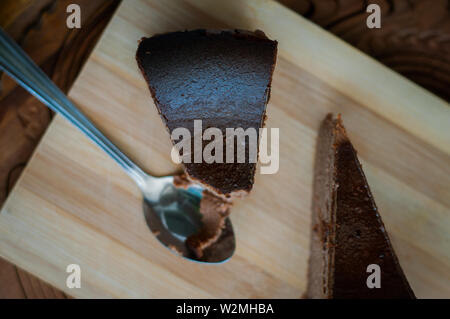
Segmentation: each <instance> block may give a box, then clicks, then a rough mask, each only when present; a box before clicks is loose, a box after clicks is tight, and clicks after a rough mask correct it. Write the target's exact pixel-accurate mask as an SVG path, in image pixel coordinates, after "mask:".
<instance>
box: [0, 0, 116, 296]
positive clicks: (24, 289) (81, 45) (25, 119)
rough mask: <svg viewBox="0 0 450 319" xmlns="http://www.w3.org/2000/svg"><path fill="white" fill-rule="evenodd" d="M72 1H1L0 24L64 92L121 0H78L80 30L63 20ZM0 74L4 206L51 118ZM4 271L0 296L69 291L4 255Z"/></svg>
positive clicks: (1, 264)
mask: <svg viewBox="0 0 450 319" xmlns="http://www.w3.org/2000/svg"><path fill="white" fill-rule="evenodd" d="M69 3H71V1H58V2H57V1H55V0H40V1H26V0H23V1H15V0H14V1H2V2H1V3H0V25H1V26H2V27H3V28H4V29H5V30H6V31H7V32H8V33H9V35H10V36H11V37H13V38H14V39H15V40H16V41H17V42H18V43H19V44H20V45H21V46H22V47H23V49H24V50H25V51H26V52H27V53H28V54H29V55H30V56H31V58H32V59H33V60H34V61H35V62H36V63H38V64H39V65H40V67H41V68H42V69H43V70H44V71H45V72H46V73H47V74H48V75H49V76H50V77H51V78H52V79H53V81H54V82H55V83H56V85H58V86H59V87H60V88H61V89H62V90H63V91H64V92H67V91H68V89H69V87H70V86H71V84H72V83H73V81H74V80H75V77H76V76H77V74H78V71H79V70H80V68H81V66H82V65H83V63H84V61H85V60H86V58H87V56H88V54H89V52H90V51H91V49H92V47H93V46H94V44H95V43H96V39H98V37H99V35H100V33H101V31H102V30H103V29H104V27H105V25H106V23H107V22H108V20H109V17H110V16H111V15H112V13H113V12H114V9H115V8H116V7H117V4H118V1H109V0H108V1H100V2H99V1H97V2H96V3H93V2H92V1H79V2H78V4H79V5H80V6H81V8H82V13H83V28H82V29H81V30H79V31H78V30H72V31H71V30H69V29H67V27H66V25H65V23H64V22H65V16H66V15H67V13H66V6H67V5H68V4H69ZM49 39H51V41H49ZM0 77H1V83H0V89H2V90H1V95H0V206H1V205H2V204H3V202H4V200H5V199H6V196H7V194H8V192H9V191H10V190H11V189H12V187H13V185H14V183H15V181H16V180H17V178H18V177H19V176H20V173H21V172H22V170H23V168H24V167H25V165H26V162H27V161H28V159H29V158H30V156H31V154H32V152H33V150H34V149H35V147H36V145H37V143H38V142H39V140H40V138H41V136H42V134H43V133H44V131H45V129H46V128H47V126H48V124H49V123H50V120H51V117H52V114H51V111H50V110H49V109H48V108H47V107H45V106H44V105H43V104H42V103H41V102H39V101H38V100H37V99H35V98H34V97H33V96H31V95H30V94H29V93H28V92H26V91H25V90H24V89H22V88H20V87H19V86H18V85H17V84H16V83H15V82H14V81H12V80H11V79H10V78H8V77H7V76H6V75H4V74H3V76H2V75H1V74H0ZM0 273H1V274H2V276H1V277H0V287H2V288H1V289H0V298H65V297H66V296H65V295H64V294H63V293H62V292H60V291H58V290H56V289H54V288H52V287H51V286H49V285H48V284H46V283H45V282H43V281H40V280H38V279H37V278H36V277H34V276H32V275H30V274H28V273H26V272H25V271H23V270H21V269H17V268H16V267H15V266H13V265H11V264H9V263H7V262H6V261H4V260H1V262H0ZM19 274H20V276H19ZM16 287H19V288H20V289H16Z"/></svg>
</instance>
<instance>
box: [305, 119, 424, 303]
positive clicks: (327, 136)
mask: <svg viewBox="0 0 450 319" xmlns="http://www.w3.org/2000/svg"><path fill="white" fill-rule="evenodd" d="M314 173H315V179H314V197H313V207H312V237H311V256H310V260H309V282H308V290H307V297H308V298H415V296H414V293H413V291H412V290H411V287H410V286H409V284H408V281H407V280H406V277H405V275H404V274H403V271H402V269H401V267H400V264H399V262H398V260H397V257H396V255H395V253H394V250H393V248H392V245H391V242H390V240H389V237H388V235H387V233H386V230H385V228H384V225H383V222H382V220H381V217H380V215H379V213H378V210H377V207H376V205H375V202H374V199H373V196H372V194H371V192H370V188H369V185H368V184H367V180H366V178H365V176H364V173H363V171H362V168H361V164H360V163H359V161H358V158H357V156H356V151H355V149H354V148H353V146H352V144H351V143H350V140H349V139H348V137H347V134H346V132H345V129H344V126H343V125H342V122H341V119H340V117H339V116H338V119H337V120H334V119H333V117H332V115H331V114H329V115H328V116H327V117H326V119H325V121H324V122H323V123H322V126H321V129H320V132H319V138H318V144H317V153H316V162H315V172H314ZM369 265H377V266H379V270H380V275H381V276H380V278H379V279H380V281H379V284H380V287H379V288H377V287H373V286H372V285H370V284H369V286H371V287H372V288H369V286H368V284H367V281H368V277H369V276H371V274H372V270H371V269H372V268H369V270H370V271H369V272H368V269H367V267H368V266H369ZM377 266H375V267H377ZM374 274H375V273H374ZM375 275H376V274H375ZM369 281H371V279H369Z"/></svg>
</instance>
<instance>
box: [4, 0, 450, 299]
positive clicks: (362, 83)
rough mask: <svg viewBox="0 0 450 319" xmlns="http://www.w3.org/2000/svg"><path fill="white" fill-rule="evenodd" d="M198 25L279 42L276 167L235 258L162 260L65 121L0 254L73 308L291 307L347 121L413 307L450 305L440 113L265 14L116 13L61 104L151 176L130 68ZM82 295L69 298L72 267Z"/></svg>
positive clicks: (384, 76) (279, 15) (338, 47)
mask: <svg viewBox="0 0 450 319" xmlns="http://www.w3.org/2000/svg"><path fill="white" fill-rule="evenodd" d="M198 27H206V28H242V29H250V30H253V29H262V30H264V31H265V32H266V33H267V34H268V36H269V37H270V38H272V39H276V40H277V41H279V49H280V50H279V56H278V62H277V67H276V69H275V74H274V78H273V89H272V97H271V101H270V103H269V105H268V120H267V122H266V125H267V126H268V127H278V128H280V170H279V172H278V173H277V174H275V175H260V174H258V173H257V175H256V182H255V186H254V190H253V192H252V193H251V195H250V196H249V197H248V198H247V199H245V200H240V201H237V202H236V203H235V205H234V207H233V210H232V217H231V218H232V222H233V225H234V228H235V231H236V236H237V250H236V253H235V255H234V256H233V258H232V259H231V260H230V261H229V262H227V263H225V264H221V265H201V264H196V263H192V262H190V261H187V260H183V259H181V258H179V257H177V256H175V255H174V254H172V253H169V252H168V250H167V249H166V248H164V247H163V246H162V245H161V244H159V243H158V241H157V240H156V239H155V238H154V237H153V235H152V234H151V233H150V231H149V230H148V229H147V226H146V224H145V222H144V217H143V215H142V207H141V205H142V204H141V197H140V194H139V191H138V189H137V187H136V186H135V185H134V184H133V182H132V181H131V180H129V178H128V177H127V176H126V175H125V174H124V173H123V172H122V171H121V170H120V168H119V167H118V166H117V165H116V164H115V163H114V162H113V161H112V160H111V159H109V158H108V157H107V156H106V155H105V154H103V153H102V152H101V151H100V150H99V149H98V148H97V147H96V146H95V145H94V144H92V143H91V142H90V141H88V140H87V138H85V137H84V136H83V135H82V134H81V133H80V132H78V131H77V130H76V129H75V128H73V127H72V126H71V125H70V124H69V123H67V122H66V121H65V120H64V119H62V118H61V117H59V116H56V118H55V119H54V120H53V122H52V124H51V126H50V127H49V129H48V130H47V132H46V134H45V136H44V138H43V139H42V142H41V143H40V145H39V147H38V149H37V151H36V152H35V154H34V155H33V158H32V160H31V161H30V163H29V165H28V166H27V167H26V169H25V172H24V174H23V175H22V177H21V178H20V180H19V181H18V183H17V185H16V187H15V189H14V191H13V192H12V193H11V195H10V196H9V198H8V200H7V202H6V204H5V205H4V207H3V209H2V211H1V214H0V255H1V256H3V257H5V258H6V259H8V260H10V261H12V262H14V263H16V264H17V265H19V266H20V267H22V268H24V269H25V270H27V271H30V272H32V273H33V274H36V275H37V276H39V277H41V278H43V279H45V280H46V281H48V282H49V283H51V284H53V285H55V286H56V287H58V288H61V289H62V290H64V291H65V292H67V293H69V294H70V295H72V296H75V297H152V298H164V297H166V298H167V297H169V298H170V297H179V298H189V297H190V298H195V297H216V298H230V297H235V298H239V297H242V298H245V297H275V298H278V297H286V298H299V297H301V296H302V294H303V292H304V290H305V287H306V273H307V260H308V255H309V236H310V231H309V222H310V205H311V186H312V168H313V158H314V149H315V139H316V135H317V129H318V127H319V124H320V121H321V120H322V119H323V117H324V116H325V114H326V113H327V112H330V111H332V112H335V113H337V112H340V113H342V116H343V119H344V124H345V125H346V127H347V130H348V133H349V135H350V138H351V139H352V141H353V142H354V145H355V147H356V149H357V150H358V151H359V155H360V158H361V160H362V162H363V165H364V169H365V172H366V175H367V178H368V180H369V183H370V185H371V187H372V191H373V193H374V196H375V199H376V201H377V204H378V206H379V210H380V214H381V216H382V218H383V220H384V222H385V224H386V227H387V229H388V231H389V233H390V236H391V239H392V241H393V244H394V247H395V249H396V252H397V254H398V256H399V259H400V262H401V264H402V266H403V268H404V270H405V273H406V276H407V277H408V279H409V281H410V283H411V286H412V288H413V289H414V291H415V293H416V295H417V296H418V297H447V298H449V297H450V249H449V248H450V243H449V229H450V214H449V213H450V165H449V164H450V131H449V128H448V123H450V122H449V119H450V109H449V108H448V107H449V106H448V104H446V103H445V102H443V101H442V100H440V99H438V98H437V97H435V96H433V95H431V94H429V93H428V92H426V91H425V90H423V89H421V88H419V87H417V86H416V85H414V84H412V83H411V82H409V81H407V80H405V79H403V78H401V77H400V76H398V75H396V74H395V73H393V72H391V71H389V70H388V69H386V68H385V67H383V66H381V65H380V64H378V63H376V62H374V61H373V60H371V59H370V58H368V57H366V56H364V55H362V54H361V53H359V52H358V51H356V50H354V49H352V48H351V47H350V46H348V45H347V44H345V43H343V42H342V41H340V40H338V39H336V38H335V37H333V36H332V35H330V34H328V33H326V32H325V31H323V30H321V29H320V28H318V27H316V26H314V25H312V24H311V23H309V22H307V21H306V20H304V19H303V18H301V17H300V16H297V15H296V14H294V13H293V12H291V11H289V10H287V9H285V8H284V7H282V6H281V5H279V4H277V3H274V2H271V1H229V0H227V1H178V0H176V1H175V0H174V1H157V0H148V1H137V0H136V1H124V2H123V3H122V4H121V6H120V7H119V9H118V11H117V13H116V15H115V17H114V18H113V19H112V21H111V23H110V25H109V27H108V28H107V29H106V31H105V33H104V35H103V37H102V39H101V40H100V42H99V44H98V45H97V47H96V49H95V50H94V52H93V54H92V55H91V57H90V58H89V60H88V62H87V63H86V65H85V66H84V69H83V71H82V73H81V75H80V76H79V78H78V80H77V81H76V83H75V85H74V87H73V89H72V90H71V92H70V97H71V98H72V99H73V100H74V101H75V102H76V103H77V105H78V106H79V107H80V108H81V109H82V110H83V111H84V112H85V113H86V114H87V115H88V116H89V117H90V118H92V119H93V121H94V122H95V123H96V124H97V125H98V126H99V127H100V128H101V129H102V130H104V132H105V133H106V134H107V135H108V136H110V137H111V138H112V139H113V140H114V141H115V142H116V143H117V144H118V145H119V146H120V147H121V148H122V149H123V150H124V151H125V152H126V153H127V154H129V155H130V156H131V157H132V158H133V159H135V160H136V162H137V163H139V164H140V165H142V167H143V168H145V169H146V170H147V171H148V172H150V173H152V174H156V175H165V174H171V173H173V172H175V171H176V170H177V169H179V167H177V166H175V165H174V164H173V163H172V162H171V161H170V148H171V144H170V140H169V136H168V133H167V132H166V130H165V128H164V126H163V124H162V122H161V120H160V118H159V116H158V114H157V111H156V109H155V107H154V105H153V102H152V101H151V98H150V93H149V92H148V88H147V86H146V83H145V82H144V80H143V78H142V76H141V74H140V72H139V70H138V68H137V66H136V62H135V60H134V53H135V50H136V47H137V40H138V39H140V38H141V37H142V36H149V35H152V34H155V33H161V32H168V31H176V30H183V29H193V28H198ZM72 263H76V264H79V265H80V266H81V270H82V288H80V289H68V288H67V287H66V286H65V282H66V276H67V273H66V272H65V269H66V266H67V265H68V264H72Z"/></svg>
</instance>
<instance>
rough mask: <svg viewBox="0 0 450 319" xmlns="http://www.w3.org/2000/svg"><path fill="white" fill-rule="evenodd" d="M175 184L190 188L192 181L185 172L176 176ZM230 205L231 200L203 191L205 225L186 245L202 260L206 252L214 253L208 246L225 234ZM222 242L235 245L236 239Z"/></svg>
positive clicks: (201, 210)
mask: <svg viewBox="0 0 450 319" xmlns="http://www.w3.org/2000/svg"><path fill="white" fill-rule="evenodd" d="M174 185H175V186H176V187H182V188H188V187H189V186H190V185H191V182H190V181H189V180H188V179H187V177H186V175H184V174H183V175H179V176H175V177H174ZM230 207H231V202H229V201H227V200H224V199H223V198H222V197H219V196H216V195H215V194H213V193H211V192H210V191H208V190H204V191H203V197H202V199H201V201H200V213H201V214H202V223H203V226H202V228H201V229H200V231H199V232H198V233H197V234H194V235H192V236H190V237H189V238H187V240H186V246H187V247H188V248H189V249H190V250H191V251H192V252H193V253H194V254H195V256H196V257H197V258H199V259H200V260H201V259H202V258H204V257H206V256H205V254H207V255H210V254H211V253H214V250H211V251H210V252H209V251H208V248H210V247H211V246H212V245H213V244H215V243H216V242H217V240H218V239H219V237H220V236H222V237H223V236H224V235H225V234H223V231H226V228H227V227H226V218H227V217H228V215H229V214H230ZM229 227H230V225H229ZM229 227H228V228H229ZM221 242H222V243H221V244H222V245H231V244H232V245H234V241H230V240H224V239H223V238H222V241H221ZM211 257H212V256H208V259H211Z"/></svg>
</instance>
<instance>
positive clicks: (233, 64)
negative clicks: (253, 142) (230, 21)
mask: <svg viewBox="0 0 450 319" xmlns="http://www.w3.org/2000/svg"><path fill="white" fill-rule="evenodd" d="M276 51H277V42H276V41H271V40H269V39H267V37H266V36H265V35H264V33H262V32H261V31H256V32H248V31H239V30H234V31H207V30H194V31H185V32H174V33H168V34H163V35H156V36H154V37H151V38H144V39H142V40H141V42H140V44H139V48H138V50H137V53H136V59H137V62H138V65H139V67H140V69H141V71H142V73H143V75H144V77H145V79H146V80H147V83H148V85H149V88H150V91H151V93H152V97H153V99H154V101H155V104H156V106H157V108H158V111H159V113H160V114H161V117H162V119H163V121H164V122H165V124H166V126H167V128H168V130H169V132H170V133H171V132H172V131H173V130H174V129H175V128H178V127H184V128H187V129H189V130H190V132H191V136H192V138H193V127H194V126H193V123H194V120H196V119H201V120H202V122H203V130H205V129H207V128H209V127H217V128H219V129H221V130H222V133H223V134H224V135H225V129H226V128H238V127H240V128H243V129H244V130H245V129H247V128H255V129H256V130H258V129H259V128H260V127H262V126H263V119H264V115H265V111H266V104H267V102H268V100H269V96H270V85H271V80H272V73H273V69H274V66H275V61H276ZM173 142H174V143H175V142H176V141H173ZM207 143H208V142H204V143H203V147H204V146H205V145H206V144H207ZM192 145H193V141H192ZM203 147H202V148H203ZM246 147H247V149H246V152H247V153H248V144H247V145H246ZM235 151H236V147H235ZM192 153H193V152H192ZM224 154H225V145H224ZM255 167H256V164H255V163H249V162H248V160H247V161H246V163H211V164H208V163H193V158H192V163H190V164H189V163H186V164H185V168H186V172H187V173H188V175H189V177H190V178H191V179H193V180H195V181H199V182H201V183H204V184H206V185H208V186H210V188H211V190H213V191H215V192H216V193H218V194H224V195H229V194H231V193H233V192H239V191H240V192H248V191H250V190H251V188H252V185H253V177H254V172H255Z"/></svg>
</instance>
